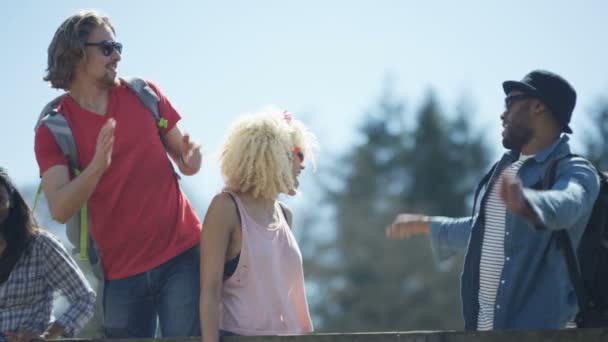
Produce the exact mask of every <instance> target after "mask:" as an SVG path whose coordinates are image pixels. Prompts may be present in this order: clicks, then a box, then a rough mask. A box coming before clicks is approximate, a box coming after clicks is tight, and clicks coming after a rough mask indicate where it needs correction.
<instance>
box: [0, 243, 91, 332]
mask: <svg viewBox="0 0 608 342" xmlns="http://www.w3.org/2000/svg"><path fill="white" fill-rule="evenodd" d="M57 291H59V292H61V293H62V294H63V295H64V296H65V297H66V298H67V300H68V301H69V303H70V306H69V308H68V309H67V310H66V312H65V313H63V314H62V315H61V316H60V317H58V318H57V319H56V320H55V322H56V323H57V324H59V325H61V326H62V327H63V328H64V330H65V333H66V335H67V336H73V335H74V334H75V333H76V332H78V330H80V329H81V328H82V326H83V325H84V324H85V323H86V322H87V321H88V320H89V319H90V318H91V317H92V316H93V308H94V303H95V292H93V290H92V289H91V286H90V285H89V283H88V282H87V280H86V279H85V277H84V275H83V274H82V272H81V271H80V269H79V268H78V266H77V265H76V263H75V262H74V260H73V259H72V258H71V257H70V255H69V254H68V252H66V250H65V248H63V246H62V245H61V243H60V242H59V241H57V239H56V238H54V237H53V236H52V235H51V234H49V233H47V232H40V233H39V234H37V235H36V236H35V237H34V239H33V240H32V242H31V243H30V245H29V247H28V249H27V250H26V251H25V252H24V253H23V254H22V255H21V257H20V259H19V260H18V261H17V263H16V264H15V267H14V268H13V270H12V271H11V274H10V276H9V278H8V280H7V281H5V282H4V283H2V284H0V341H2V340H4V337H3V334H2V333H5V332H9V331H15V330H20V329H24V330H29V331H31V332H35V333H37V334H41V333H42V332H44V330H46V328H47V327H48V326H49V323H50V322H51V311H52V308H53V299H54V294H55V293H56V292H57Z"/></svg>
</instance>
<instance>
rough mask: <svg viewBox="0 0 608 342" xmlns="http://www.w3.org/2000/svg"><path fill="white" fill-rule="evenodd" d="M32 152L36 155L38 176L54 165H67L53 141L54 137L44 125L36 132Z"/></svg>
mask: <svg viewBox="0 0 608 342" xmlns="http://www.w3.org/2000/svg"><path fill="white" fill-rule="evenodd" d="M34 152H35V153H36V161H38V168H39V170H40V175H42V174H43V173H45V172H46V170H48V169H50V168H51V167H53V166H55V165H65V166H67V165H68V161H67V159H66V158H65V156H64V155H63V153H62V152H61V149H60V148H59V145H58V144H57V142H56V141H55V137H54V136H53V134H52V133H51V131H50V130H49V129H48V127H46V126H44V125H41V126H40V127H38V129H37V130H36V136H35V140H34Z"/></svg>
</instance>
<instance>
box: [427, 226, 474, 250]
mask: <svg viewBox="0 0 608 342" xmlns="http://www.w3.org/2000/svg"><path fill="white" fill-rule="evenodd" d="M473 222H474V221H473V217H470V216H469V217H460V218H452V217H442V216H434V217H433V218H432V219H431V248H432V250H433V255H434V256H435V258H436V259H437V260H439V261H442V260H445V259H447V258H449V257H451V256H453V255H456V254H460V253H464V251H465V250H466V248H467V246H468V245H469V238H470V237H471V227H472V225H473Z"/></svg>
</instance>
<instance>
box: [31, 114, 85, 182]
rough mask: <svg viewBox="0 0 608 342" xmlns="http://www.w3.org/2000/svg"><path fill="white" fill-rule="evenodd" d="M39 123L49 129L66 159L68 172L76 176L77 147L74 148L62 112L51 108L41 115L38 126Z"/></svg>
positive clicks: (73, 142) (70, 132) (69, 130)
mask: <svg viewBox="0 0 608 342" xmlns="http://www.w3.org/2000/svg"><path fill="white" fill-rule="evenodd" d="M40 125H44V126H46V127H47V128H48V129H49V131H50V132H51V134H52V135H53V137H54V138H55V141H56V142H57V145H59V148H60V149H61V152H62V153H63V155H64V156H65V158H66V159H67V161H68V166H69V169H70V174H71V175H72V177H74V176H76V174H75V172H77V170H79V166H78V165H79V162H78V149H77V148H76V142H75V141H74V135H73V134H72V129H71V128H70V125H69V124H68V122H67V120H66V119H65V117H64V116H63V114H61V113H59V112H58V111H57V110H52V111H50V112H48V113H47V115H45V116H43V117H42V119H41V120H40V122H39V124H38V126H40Z"/></svg>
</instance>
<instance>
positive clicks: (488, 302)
mask: <svg viewBox="0 0 608 342" xmlns="http://www.w3.org/2000/svg"><path fill="white" fill-rule="evenodd" d="M530 157H532V156H524V155H522V156H520V158H519V160H518V161H516V162H514V163H513V164H511V165H510V166H508V167H507V168H506V169H505V170H504V173H503V174H508V175H510V176H513V177H515V176H516V175H517V171H518V170H519V168H520V167H521V165H522V164H523V163H524V161H525V160H526V159H528V158H530ZM501 181H502V175H501V176H500V177H499V178H498V179H497V180H496V182H494V184H493V185H492V188H491V189H490V193H489V195H488V199H487V201H486V203H485V207H484V210H485V230H484V234H483V241H482V244H481V260H480V265H479V295H478V299H479V313H478V317H477V330H492V329H493V328H494V310H495V309H498V310H500V306H499V305H496V307H495V302H496V292H497V291H498V287H499V286H500V285H503V284H504V280H502V279H501V276H502V269H503V266H504V263H505V249H504V242H505V239H504V237H505V218H506V214H507V208H506V206H505V204H504V202H503V201H502V199H501V198H500V194H499V191H500V184H501ZM506 234H509V233H508V232H506ZM507 261H508V259H507Z"/></svg>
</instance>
